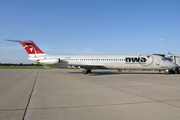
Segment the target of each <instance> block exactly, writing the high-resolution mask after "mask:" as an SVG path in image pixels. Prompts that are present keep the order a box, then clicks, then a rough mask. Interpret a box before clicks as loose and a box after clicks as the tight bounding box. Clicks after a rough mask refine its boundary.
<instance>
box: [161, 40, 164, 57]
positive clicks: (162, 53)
mask: <svg viewBox="0 0 180 120" xmlns="http://www.w3.org/2000/svg"><path fill="white" fill-rule="evenodd" d="M161 41H162V54H163V41H164V39H161Z"/></svg>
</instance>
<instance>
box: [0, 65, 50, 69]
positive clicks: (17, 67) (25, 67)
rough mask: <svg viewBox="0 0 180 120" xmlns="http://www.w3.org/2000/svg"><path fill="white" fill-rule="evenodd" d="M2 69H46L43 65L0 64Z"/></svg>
mask: <svg viewBox="0 0 180 120" xmlns="http://www.w3.org/2000/svg"><path fill="white" fill-rule="evenodd" d="M0 69H46V68H44V67H43V66H0Z"/></svg>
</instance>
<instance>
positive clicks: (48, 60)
mask: <svg viewBox="0 0 180 120" xmlns="http://www.w3.org/2000/svg"><path fill="white" fill-rule="evenodd" d="M38 63H39V64H57V63H60V59H59V58H52V59H41V60H38Z"/></svg>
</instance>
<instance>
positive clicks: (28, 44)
mask: <svg viewBox="0 0 180 120" xmlns="http://www.w3.org/2000/svg"><path fill="white" fill-rule="evenodd" d="M20 44H22V45H23V47H24V49H25V50H26V52H27V53H28V54H44V53H43V52H42V51H41V50H40V49H39V48H38V47H37V46H36V45H35V44H34V42H33V41H31V40H28V41H22V42H20Z"/></svg>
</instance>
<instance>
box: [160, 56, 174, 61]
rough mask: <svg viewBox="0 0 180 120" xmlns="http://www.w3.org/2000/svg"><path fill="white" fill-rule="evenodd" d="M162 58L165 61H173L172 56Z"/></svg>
mask: <svg viewBox="0 0 180 120" xmlns="http://www.w3.org/2000/svg"><path fill="white" fill-rule="evenodd" d="M162 60H163V61H165V60H168V61H172V60H171V58H166V57H163V58H162Z"/></svg>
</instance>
